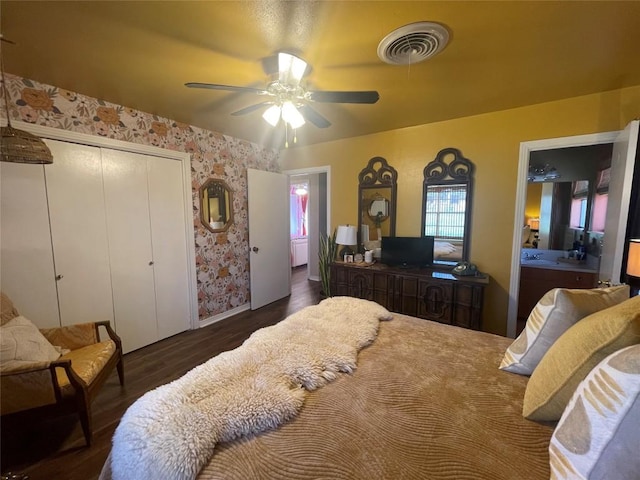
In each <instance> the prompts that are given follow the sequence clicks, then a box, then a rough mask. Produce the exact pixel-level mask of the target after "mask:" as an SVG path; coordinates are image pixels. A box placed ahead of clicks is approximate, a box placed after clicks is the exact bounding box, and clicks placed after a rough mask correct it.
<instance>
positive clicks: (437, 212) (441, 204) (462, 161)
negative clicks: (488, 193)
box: [421, 148, 475, 263]
mask: <svg viewBox="0 0 640 480" xmlns="http://www.w3.org/2000/svg"><path fill="white" fill-rule="evenodd" d="M474 169H475V167H474V165H473V163H472V162H471V161H470V160H469V159H467V158H464V157H463V156H462V153H461V152H460V150H458V149H457V148H445V149H443V150H440V151H439V152H438V154H437V155H436V158H435V160H433V161H432V162H430V163H429V164H428V165H427V166H426V167H425V168H424V184H423V190H422V228H421V232H422V236H433V237H434V238H435V241H434V249H433V250H434V252H433V257H434V261H435V262H439V263H456V262H460V261H469V244H470V243H471V210H472V197H473V172H474Z"/></svg>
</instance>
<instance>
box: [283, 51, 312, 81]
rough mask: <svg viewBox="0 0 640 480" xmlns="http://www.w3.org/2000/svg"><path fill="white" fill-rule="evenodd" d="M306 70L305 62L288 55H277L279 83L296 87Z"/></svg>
mask: <svg viewBox="0 0 640 480" xmlns="http://www.w3.org/2000/svg"><path fill="white" fill-rule="evenodd" d="M306 70H307V62H305V61H304V60H302V59H301V58H298V57H296V56H295V55H291V54H290V53H283V52H280V53H278V73H279V79H280V81H281V82H283V83H286V84H289V85H293V86H297V85H298V84H299V83H300V81H301V80H302V77H304V73H305V72H306Z"/></svg>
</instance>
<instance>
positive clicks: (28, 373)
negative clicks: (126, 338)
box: [0, 295, 124, 445]
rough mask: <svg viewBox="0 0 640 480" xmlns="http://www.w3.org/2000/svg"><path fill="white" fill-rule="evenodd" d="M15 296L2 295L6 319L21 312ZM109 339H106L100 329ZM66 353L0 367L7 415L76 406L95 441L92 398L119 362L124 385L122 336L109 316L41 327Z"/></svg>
mask: <svg viewBox="0 0 640 480" xmlns="http://www.w3.org/2000/svg"><path fill="white" fill-rule="evenodd" d="M17 316H18V312H17V311H16V309H15V308H14V307H13V305H12V304H11V301H10V300H9V299H8V298H7V297H6V296H5V295H2V323H3V324H6V323H7V322H8V321H10V320H11V319H12V318H14V317H17ZM101 330H104V331H105V333H106V334H107V337H108V338H107V339H105V340H104V341H101V338H100V331H101ZM40 332H41V333H42V334H43V335H44V337H45V338H46V339H47V340H48V341H49V342H50V343H51V345H54V346H56V347H61V348H62V350H63V353H64V354H63V355H61V356H60V357H59V358H58V359H57V360H53V361H51V362H48V361H45V362H20V363H19V364H16V362H14V363H11V362H9V363H7V364H2V365H1V367H0V389H1V394H0V412H1V413H2V416H3V417H4V416H8V415H10V416H12V417H16V416H23V415H24V416H26V415H29V416H34V415H39V416H41V417H44V418H47V417H49V416H52V415H61V414H68V413H73V412H77V413H78V415H79V417H80V423H81V425H82V430H83V432H84V436H85V439H86V442H87V445H91V438H92V428H91V402H92V401H93V399H94V398H95V396H96V395H97V393H98V392H99V391H100V388H101V386H102V385H103V384H104V382H105V381H106V379H107V378H108V377H109V375H110V374H111V372H112V371H113V369H114V367H115V368H117V371H118V377H119V379H120V385H124V366H123V359H122V342H121V341H120V337H118V335H117V334H116V333H115V332H114V331H113V329H112V328H111V326H110V324H109V322H108V321H103V322H93V323H83V324H78V325H70V326H66V327H60V328H51V329H40Z"/></svg>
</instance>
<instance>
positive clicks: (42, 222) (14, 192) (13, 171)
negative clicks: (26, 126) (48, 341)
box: [0, 162, 60, 328]
mask: <svg viewBox="0 0 640 480" xmlns="http://www.w3.org/2000/svg"><path fill="white" fill-rule="evenodd" d="M50 167H51V165H47V166H43V165H28V164H24V163H5V162H2V163H0V195H1V198H0V222H1V228H0V231H1V233H0V247H1V250H0V289H2V291H3V292H5V293H6V294H7V295H8V296H9V298H11V300H12V301H13V303H14V305H15V306H16V308H17V309H18V311H19V312H20V314H21V315H23V316H24V317H26V318H28V319H29V320H31V321H32V322H33V323H35V324H36V325H37V326H38V327H40V328H53V327H59V326H60V314H59V312H58V296H57V293H56V285H55V280H54V278H55V273H54V269H53V252H52V250H51V234H50V232H49V212H48V210H47V193H46V190H45V184H44V168H50Z"/></svg>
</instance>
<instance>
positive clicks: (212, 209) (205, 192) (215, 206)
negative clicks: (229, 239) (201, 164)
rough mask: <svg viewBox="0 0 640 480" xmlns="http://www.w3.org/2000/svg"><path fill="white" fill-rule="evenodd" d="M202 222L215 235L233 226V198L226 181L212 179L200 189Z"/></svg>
mask: <svg viewBox="0 0 640 480" xmlns="http://www.w3.org/2000/svg"><path fill="white" fill-rule="evenodd" d="M199 197H200V221H201V222H202V225H204V227H205V228H207V229H208V230H210V231H212V232H213V233H219V232H225V231H227V230H228V229H229V227H230V226H231V225H232V224H233V197H232V194H231V189H230V188H229V186H228V185H227V184H226V182H225V181H224V180H219V179H214V178H210V179H209V180H207V181H206V182H204V184H203V185H202V186H201V187H200V194H199Z"/></svg>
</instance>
